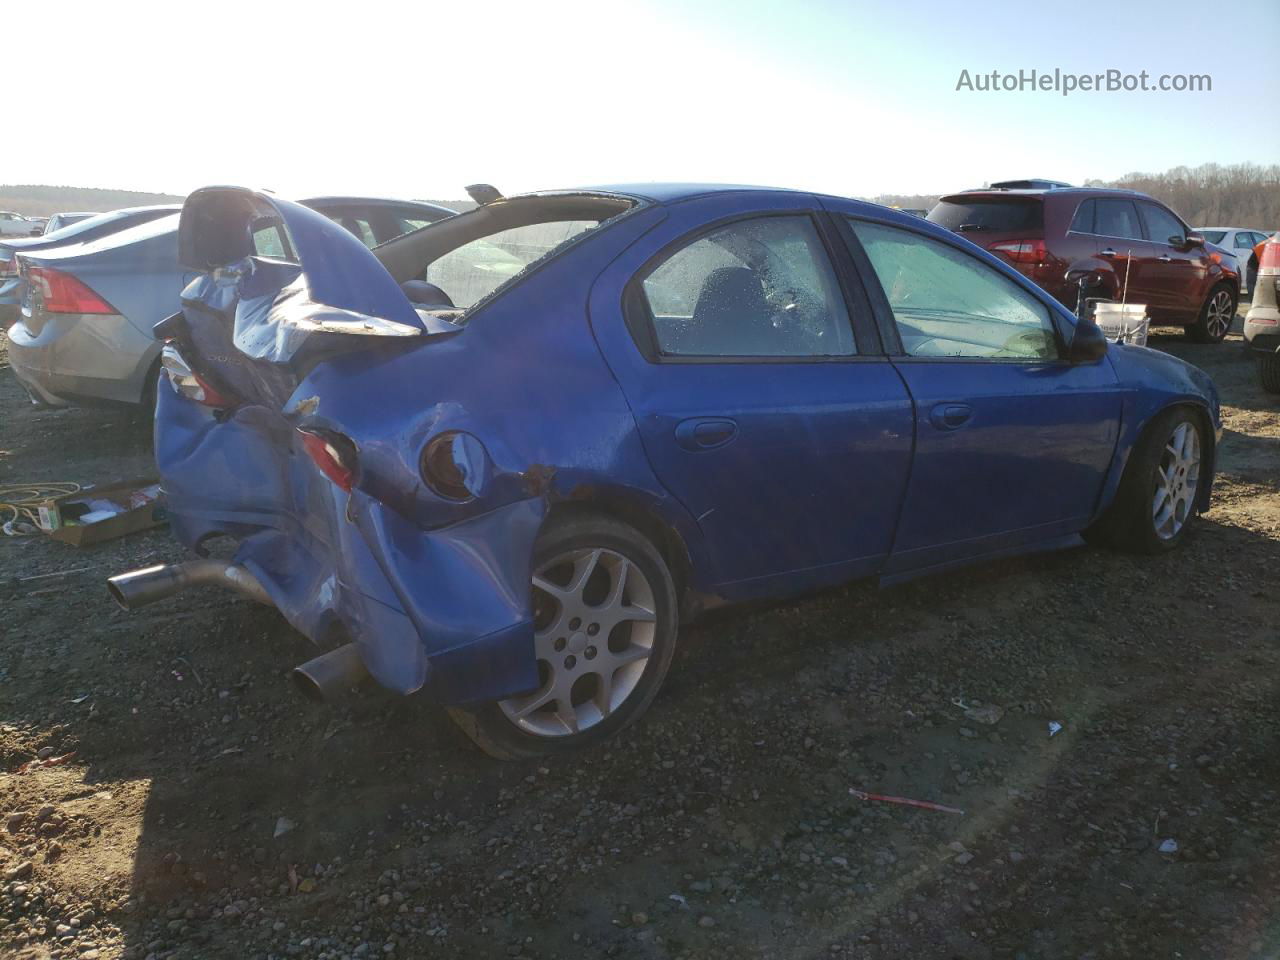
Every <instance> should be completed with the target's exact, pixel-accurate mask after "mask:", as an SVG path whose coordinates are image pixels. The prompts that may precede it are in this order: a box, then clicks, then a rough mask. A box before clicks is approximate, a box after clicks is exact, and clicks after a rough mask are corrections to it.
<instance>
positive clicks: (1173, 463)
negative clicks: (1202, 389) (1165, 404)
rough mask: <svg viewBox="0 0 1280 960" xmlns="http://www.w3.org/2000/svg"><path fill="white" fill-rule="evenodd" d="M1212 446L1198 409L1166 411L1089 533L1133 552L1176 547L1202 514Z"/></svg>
mask: <svg viewBox="0 0 1280 960" xmlns="http://www.w3.org/2000/svg"><path fill="white" fill-rule="evenodd" d="M1188 433H1193V434H1194V436H1193V437H1191V438H1188ZM1208 449H1209V448H1208V443H1207V437H1206V436H1205V430H1204V423H1203V421H1202V420H1201V419H1200V417H1199V416H1198V415H1197V414H1196V413H1195V412H1194V411H1192V410H1190V409H1188V408H1186V407H1175V408H1173V409H1172V410H1166V411H1165V412H1164V413H1162V414H1160V415H1159V416H1158V417H1156V419H1155V420H1153V421H1152V422H1151V423H1150V424H1149V425H1148V426H1147V429H1146V430H1145V431H1144V432H1143V434H1142V437H1141V438H1140V439H1139V440H1138V442H1137V443H1136V444H1135V445H1134V448H1133V451H1132V452H1131V453H1130V455H1129V463H1128V465H1127V466H1126V467H1125V471H1124V476H1123V477H1122V478H1121V480H1120V489H1119V490H1117V491H1116V498H1115V500H1114V501H1112V503H1111V506H1110V507H1108V508H1107V510H1106V512H1105V513H1104V514H1103V515H1102V517H1101V518H1099V520H1098V522H1097V523H1095V524H1094V525H1093V526H1092V527H1091V528H1089V530H1087V531H1085V539H1086V540H1088V541H1089V542H1090V543H1095V544H1105V545H1107V546H1111V547H1115V548H1118V549H1120V550H1125V551H1128V552H1131V553H1146V554H1157V553H1164V552H1165V551H1167V550H1172V549H1173V548H1174V547H1176V546H1177V545H1178V544H1179V543H1181V542H1182V540H1183V538H1184V537H1185V536H1186V534H1187V530H1188V529H1189V528H1190V527H1191V525H1192V521H1194V520H1195V518H1196V515H1197V509H1198V508H1197V501H1198V499H1199V491H1200V489H1201V484H1204V483H1207V482H1208V480H1209V478H1208V476H1207V468H1206V464H1207V461H1206V460H1205V459H1204V457H1205V454H1206V453H1207V452H1208ZM1162 494H1163V495H1162Z"/></svg>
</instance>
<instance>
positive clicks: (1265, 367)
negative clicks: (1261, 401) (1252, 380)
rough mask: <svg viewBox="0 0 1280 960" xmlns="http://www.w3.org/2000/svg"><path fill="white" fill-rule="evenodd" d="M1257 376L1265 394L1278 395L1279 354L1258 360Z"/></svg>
mask: <svg viewBox="0 0 1280 960" xmlns="http://www.w3.org/2000/svg"><path fill="white" fill-rule="evenodd" d="M1258 376H1259V377H1260V378H1261V380H1262V389H1263V390H1265V391H1267V393H1280V354H1272V355H1270V356H1265V357H1259V358H1258Z"/></svg>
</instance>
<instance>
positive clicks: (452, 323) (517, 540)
mask: <svg viewBox="0 0 1280 960" xmlns="http://www.w3.org/2000/svg"><path fill="white" fill-rule="evenodd" d="M473 195H474V196H476V197H477V199H478V200H480V201H481V202H480V204H479V206H478V207H477V208H476V209H475V210H473V211H470V212H468V213H464V214H461V215H458V216H455V217H451V218H448V219H446V220H442V221H440V222H438V223H436V224H433V225H430V226H427V227H425V228H423V229H420V230H417V231H415V232H413V233H409V234H407V235H405V236H402V237H399V238H397V239H394V240H391V241H389V242H387V243H384V244H382V245H380V246H377V247H375V248H373V249H372V250H370V249H368V248H366V247H365V246H364V245H363V244H361V243H360V241H359V240H357V239H356V238H355V237H353V236H352V235H351V234H350V233H349V232H348V231H346V230H344V229H343V228H342V227H341V226H339V225H337V224H334V223H333V222H331V221H330V220H328V219H327V218H325V217H324V216H323V215H321V214H318V213H316V212H314V211H312V210H310V209H307V208H306V207H303V206H300V205H298V204H294V203H290V202H287V201H285V200H281V199H279V198H277V197H275V196H272V195H268V194H263V193H255V192H252V191H249V190H244V189H238V188H226V187H211V188H206V189H203V190H199V191H197V192H196V193H194V194H192V195H191V196H190V197H189V198H188V200H187V202H186V205H185V207H184V209H183V212H182V220H181V227H180V254H181V260H182V262H183V264H184V266H185V268H186V269H187V270H189V271H193V272H194V273H195V279H194V280H192V281H191V283H190V284H189V285H188V286H187V287H186V288H185V290H183V291H182V300H181V302H182V311H181V313H179V314H177V315H175V316H173V317H170V318H169V319H167V320H165V321H164V322H162V323H160V324H159V325H158V326H157V328H156V335H157V337H158V338H160V339H161V340H163V341H164V349H163V359H162V364H163V368H164V371H165V379H166V381H167V383H168V386H169V388H168V389H162V390H161V391H160V395H159V397H158V400H157V407H158V409H157V417H156V429H155V450H156V457H157V460H158V464H159V469H160V473H161V476H162V480H163V487H164V490H165V493H166V495H167V499H168V510H169V515H170V518H171V524H172V528H173V531H174V533H175V534H176V535H177V537H178V538H179V539H180V540H181V541H182V542H183V543H184V544H186V545H187V546H189V547H190V548H191V549H192V550H193V551H194V552H195V554H196V555H197V556H198V557H200V559H196V560H193V561H191V562H190V563H186V564H178V565H171V566H161V567H152V568H149V569H146V570H139V571H133V572H130V573H126V574H121V575H120V576H117V577H114V578H112V579H111V581H110V587H111V591H112V594H113V595H114V596H115V598H116V599H117V601H119V602H120V603H121V604H123V605H124V606H126V607H128V608H133V607H136V606H138V605H140V604H144V603H149V602H152V601H155V600H158V599H161V598H163V597H167V596H170V595H172V594H173V593H175V592H177V591H178V590H181V589H183V588H184V587H187V586H190V585H192V584H197V583H218V584H221V585H223V586H226V587H229V588H232V589H235V590H238V591H240V592H241V593H243V594H245V595H247V596H250V597H253V598H255V599H257V600H260V601H262V602H265V603H269V604H271V605H273V606H275V607H276V608H278V609H279V610H280V612H281V613H282V614H283V615H284V617H285V618H286V619H287V620H288V621H289V623H291V624H292V625H293V626H294V627H295V628H297V629H298V630H299V631H300V632H302V633H303V634H305V635H306V636H307V637H309V638H310V639H311V640H312V641H314V642H315V643H316V644H318V645H319V646H320V647H321V649H322V650H323V651H324V652H323V653H321V655H320V656H318V657H316V658H315V659H313V660H311V661H309V662H307V663H305V664H303V665H302V666H300V667H298V668H297V670H296V671H295V677H296V679H297V681H298V683H299V684H300V685H301V686H302V688H303V689H304V690H306V691H309V692H312V693H316V694H325V693H328V692H330V691H334V690H338V689H342V688H345V687H347V686H349V685H351V684H353V683H354V682H356V681H358V680H360V679H361V678H363V677H365V676H372V678H373V679H374V680H375V681H377V682H378V683H379V684H381V685H382V686H384V687H386V688H388V689H390V690H392V691H396V692H398V693H402V694H409V693H415V692H418V693H421V694H422V695H425V696H428V697H430V698H432V699H433V700H435V701H438V702H440V703H441V704H443V705H445V706H446V707H448V708H449V712H450V714H451V716H453V717H454V718H455V719H456V720H457V721H458V723H459V724H460V725H461V726H462V728H463V729H464V730H465V731H466V732H467V733H468V734H469V735H470V736H471V737H472V739H474V740H475V741H476V743H477V744H479V745H480V746H481V747H482V748H483V749H485V750H486V751H488V752H490V753H492V754H494V755H495V756H499V757H507V758H510V757H528V756H536V755H542V754H546V753H550V752H555V751H561V750H566V749H571V748H574V747H578V746H581V745H584V744H588V743H592V742H596V741H599V740H601V739H604V738H606V737H608V736H610V735H611V734H613V733H615V732H617V731H618V730H620V729H621V728H623V727H624V726H626V725H628V724H629V723H631V722H632V721H634V720H635V719H636V718H637V717H638V716H639V715H640V714H641V713H642V712H643V711H644V710H645V709H646V707H647V706H648V705H649V704H650V703H651V702H652V700H653V698H654V696H655V694H656V693H657V691H658V687H659V685H660V684H661V683H662V680H663V677H664V675H665V674H666V672H667V669H668V667H669V665H670V663H671V659H672V654H673V652H674V649H675V644H676V638H677V632H678V627H679V625H680V624H681V623H684V622H687V621H688V620H689V619H690V618H692V617H694V616H696V615H697V614H698V613H699V612H700V611H702V610H705V609H708V608H711V607H715V606H720V605H724V604H731V603H737V602H742V601H748V600H759V599H772V598H781V597H786V596H793V595H797V594H800V593H803V592H807V591H812V590H815V589H820V588H823V587H826V586H830V585H832V584H837V583H840V582H842V581H846V580H850V579H853V578H858V577H877V578H879V579H880V580H881V581H882V582H885V583H888V582H893V581H896V580H901V579H905V578H907V577H911V576H915V575H918V574H921V573H925V572H932V571H938V570H944V569H948V568H951V567H953V566H956V565H958V564H962V563H967V562H970V561H973V560H975V559H980V558H987V557H994V556H1001V555H1009V554H1012V553H1019V552H1027V551H1033V550H1044V549H1053V548H1058V547H1063V546H1068V545H1072V544H1078V543H1080V541H1081V538H1082V537H1084V538H1087V539H1090V540H1100V541H1106V542H1109V543H1112V544H1115V545H1118V546H1120V547H1124V548H1128V549H1132V550H1136V551H1140V552H1147V553H1155V552H1161V551H1165V550H1168V549H1170V548H1172V547H1174V546H1176V545H1177V544H1178V543H1179V542H1181V541H1182V540H1183V538H1184V537H1185V535H1186V533H1187V531H1188V529H1189V527H1190V526H1191V525H1192V524H1193V521H1194V519H1195V517H1196V515H1197V513H1199V512H1200V511H1203V510H1204V509H1206V508H1207V507H1208V504H1209V496H1210V487H1211V484H1212V481H1213V472H1214V471H1213V464H1214V453H1215V449H1216V445H1217V442H1218V439H1219V437H1220V433H1221V421H1220V416H1219V409H1218V399H1217V393H1216V391H1215V389H1214V386H1213V384H1212V382H1211V381H1210V380H1209V378H1208V377H1207V376H1206V375H1205V374H1204V373H1202V372H1201V371H1199V370H1198V369H1196V368H1194V367H1192V366H1190V365H1188V364H1186V363H1183V362H1181V361H1179V360H1177V359H1175V358H1173V357H1170V356H1168V355H1165V354H1162V353H1159V352H1157V351H1154V350H1149V349H1146V348H1144V347H1136V346H1129V345H1124V344H1109V343H1108V342H1107V341H1106V339H1105V338H1104V337H1103V336H1102V334H1101V332H1100V331H1099V329H1098V328H1097V327H1096V326H1094V325H1092V324H1091V323H1088V322H1084V321H1078V320H1077V319H1076V317H1074V316H1073V315H1072V314H1071V313H1070V312H1068V311H1066V310H1065V309H1063V307H1061V306H1060V305H1059V304H1058V302H1057V301H1056V300H1054V299H1053V297H1051V296H1050V295H1049V294H1047V293H1045V292H1044V291H1043V290H1041V289H1040V288H1038V287H1036V286H1035V285H1034V284H1032V283H1031V282H1030V281H1028V280H1027V279H1026V278H1024V277H1022V276H1021V275H1020V274H1019V273H1017V272H1016V271H1014V270H1013V269H1011V268H1010V267H1008V266H1006V265H1005V264H1004V263H1003V262H1002V261H1000V260H998V259H997V258H995V257H994V256H992V255H990V254H988V253H987V252H985V251H983V250H981V249H979V248H978V247H976V246H974V245H973V244H971V243H969V242H968V241H966V240H965V239H963V238H962V237H959V236H957V235H955V234H952V233H950V232H949V231H946V230H943V229H941V228H939V227H936V226H934V225H933V224H930V223H928V222H925V221H922V220H920V219H919V218H917V217H913V216H908V215H905V214H901V213H898V212H895V211H892V210H889V209H886V208H884V207H879V206H876V205H873V204H867V203H861V202H857V201H853V200H847V199H840V198H836V197H829V196H818V195H813V194H808V193H800V192H791V191H784V190H771V189H758V188H744V187H725V186H704V185H668V186H655V185H647V186H637V187H611V188H599V189H583V190H570V191H559V192H545V193H535V194H529V195H523V196H515V197H510V198H508V197H503V196H501V195H500V194H498V192H497V191H496V190H493V189H492V188H485V189H477V190H475V192H474V194H473ZM228 537H229V538H231V539H232V540H233V541H234V542H235V545H236V546H235V552H234V556H233V557H232V558H231V559H230V560H226V561H223V560H214V559H212V558H210V556H209V553H208V550H209V547H210V545H211V542H212V541H213V540H214V539H215V538H228Z"/></svg>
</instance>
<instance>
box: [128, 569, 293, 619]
mask: <svg viewBox="0 0 1280 960" xmlns="http://www.w3.org/2000/svg"><path fill="white" fill-rule="evenodd" d="M202 583H213V584H217V585H219V586H223V587H227V588H229V589H231V590H235V591H236V592H237V593H242V594H244V595H245V596H247V597H250V598H252V599H254V600H257V601H258V602H259V603H265V604H267V605H268V606H270V605H271V598H270V597H269V596H267V591H266V590H264V589H263V588H262V584H260V583H259V582H258V579H257V577H255V576H254V575H253V574H252V573H250V572H249V571H248V570H246V569H245V568H244V567H242V566H239V565H238V564H234V563H227V562H226V561H225V560H192V561H190V562H188V563H162V564H158V565H157V566H154V567H143V568H142V569H141V570H130V571H129V572H128V573H118V574H116V575H115V576H114V577H110V578H108V580H107V590H108V591H110V593H111V597H112V599H114V600H115V602H116V603H118V604H120V606H121V607H123V608H124V609H125V610H137V609H138V608H139V607H144V606H146V605H147V604H149V603H155V602H156V601H157V600H163V599H165V598H166V597H171V596H173V595H174V594H175V593H179V592H180V591H182V590H185V589H187V587H194V586H197V585H199V584H202Z"/></svg>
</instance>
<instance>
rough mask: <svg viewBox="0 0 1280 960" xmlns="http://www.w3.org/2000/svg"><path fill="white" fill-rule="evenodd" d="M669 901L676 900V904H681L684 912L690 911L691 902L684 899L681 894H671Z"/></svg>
mask: <svg viewBox="0 0 1280 960" xmlns="http://www.w3.org/2000/svg"><path fill="white" fill-rule="evenodd" d="M667 899H668V900H674V901H675V902H676V903H678V904H680V907H681V908H682V909H684V910H688V909H689V901H688V900H686V899H685V898H684V897H682V896H681V895H680V894H678V893H673V894H671V895H670V896H668V897H667Z"/></svg>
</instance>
